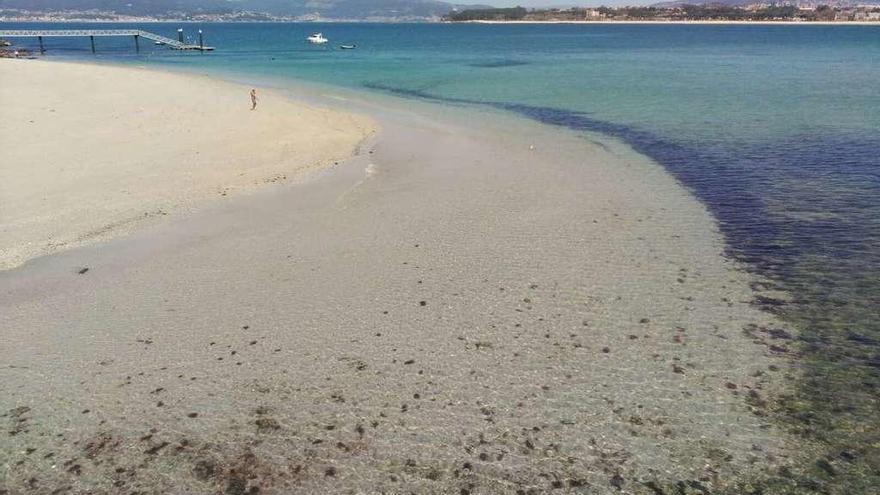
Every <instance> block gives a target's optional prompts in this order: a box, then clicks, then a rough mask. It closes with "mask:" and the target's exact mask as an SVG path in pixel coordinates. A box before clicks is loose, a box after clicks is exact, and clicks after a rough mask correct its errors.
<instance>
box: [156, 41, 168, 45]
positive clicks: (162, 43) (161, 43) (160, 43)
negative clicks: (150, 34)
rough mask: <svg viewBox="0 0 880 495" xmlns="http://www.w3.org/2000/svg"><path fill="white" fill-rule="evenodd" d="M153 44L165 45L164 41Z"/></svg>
mask: <svg viewBox="0 0 880 495" xmlns="http://www.w3.org/2000/svg"><path fill="white" fill-rule="evenodd" d="M153 44H154V45H164V44H165V42H164V41H154V42H153Z"/></svg>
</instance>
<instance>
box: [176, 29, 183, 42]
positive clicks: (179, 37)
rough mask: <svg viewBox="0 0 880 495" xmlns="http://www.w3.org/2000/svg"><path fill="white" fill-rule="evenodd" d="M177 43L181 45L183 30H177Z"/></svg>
mask: <svg viewBox="0 0 880 495" xmlns="http://www.w3.org/2000/svg"><path fill="white" fill-rule="evenodd" d="M177 41H179V42H181V43H183V29H178V30H177Z"/></svg>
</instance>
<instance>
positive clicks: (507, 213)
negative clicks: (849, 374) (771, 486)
mask: <svg viewBox="0 0 880 495" xmlns="http://www.w3.org/2000/svg"><path fill="white" fill-rule="evenodd" d="M338 104H339V105H341V106H343V107H346V108H350V107H354V108H357V109H359V110H365V111H368V112H369V113H370V114H371V115H372V116H373V117H374V118H376V119H377V120H378V122H379V124H380V126H381V128H382V129H383V131H382V133H381V134H380V135H379V136H377V137H375V138H373V139H371V140H370V141H368V142H367V143H365V145H364V146H363V153H362V154H360V155H358V156H356V157H355V158H353V159H351V160H349V161H347V162H345V163H344V164H342V165H341V166H340V167H337V168H334V169H333V170H332V171H330V173H327V174H322V175H321V176H320V177H317V178H316V179H315V180H312V181H310V182H307V183H303V184H289V185H283V186H280V187H278V188H274V189H272V190H262V191H258V192H256V193H254V194H250V195H246V196H240V197H235V198H230V199H229V200H228V201H224V202H221V203H216V204H214V205H213V206H211V207H208V208H204V209H202V210H200V211H197V212H194V213H192V214H189V215H186V216H181V217H180V218H175V219H172V220H171V221H168V222H165V223H163V224H161V225H157V226H155V227H154V228H151V229H149V230H144V231H139V232H136V233H134V234H132V235H130V236H127V237H123V238H117V239H113V240H111V241H109V242H106V243H102V244H95V245H91V246H87V247H83V248H79V249H73V250H69V251H65V252H63V253H59V254H56V255H53V256H49V257H44V258H40V259H37V260H34V261H32V262H30V263H28V264H26V265H24V266H22V267H20V268H17V269H15V270H10V271H6V272H2V273H0V326H2V328H3V329H4V330H3V339H2V340H0V355H2V356H3V365H2V366H3V375H2V379H0V425H2V426H3V431H2V433H0V435H2V437H0V438H2V442H0V446H2V447H0V467H2V468H3V471H0V473H2V477H0V487H3V486H4V485H3V484H2V483H5V487H6V489H7V490H8V491H9V493H18V492H24V493H28V492H34V493H43V492H50V491H52V490H54V489H57V488H61V489H62V491H60V492H59V493H86V492H89V493H135V492H137V493H257V492H259V493H410V492H414V493H472V494H477V493H545V492H548V491H550V490H555V491H556V492H558V493H649V494H650V493H678V492H676V491H675V490H679V489H681V490H692V491H694V492H695V493H699V492H700V490H702V491H704V492H706V493H709V492H711V493H724V492H725V491H726V492H728V493H742V492H743V491H744V490H745V489H746V488H747V486H748V483H749V482H750V481H752V480H754V479H757V478H760V477H762V476H763V475H764V474H765V473H768V472H773V473H775V472H777V471H779V470H780V469H782V468H784V467H785V466H787V465H788V464H790V463H791V462H792V455H794V449H795V448H796V447H795V445H794V444H793V443H792V442H791V439H790V438H788V436H787V435H786V434H785V433H784V432H782V431H780V430H779V429H777V428H776V427H775V426H774V425H773V424H772V423H771V421H770V420H769V417H768V414H769V412H770V409H771V405H772V404H771V402H769V401H770V399H771V398H772V397H773V395H774V394H776V393H779V392H780V391H782V390H784V388H785V384H786V382H787V380H789V379H791V376H790V374H791V371H790V370H789V368H788V364H787V361H786V358H785V355H786V354H787V353H786V352H785V351H786V346H787V342H788V340H787V339H788V338H790V336H791V335H790V333H791V331H790V330H789V329H787V328H784V327H782V326H781V324H780V323H779V322H778V321H776V320H774V319H773V317H772V316H771V315H769V314H768V313H766V312H762V311H760V310H759V309H757V308H756V307H755V306H754V304H752V302H753V300H754V294H753V292H752V290H751V289H750V288H749V286H750V284H752V283H754V282H755V281H754V280H753V279H752V278H751V276H750V275H748V274H746V273H744V272H743V271H741V270H739V269H737V267H736V266H735V264H734V263H733V262H731V261H729V260H727V259H725V258H724V256H723V255H722V252H723V249H724V245H723V242H722V240H721V237H720V235H719V233H718V231H717V228H716V226H715V224H714V223H713V220H712V218H711V217H710V216H709V215H708V214H707V212H706V211H705V209H704V208H703V207H702V206H701V205H700V204H699V203H698V202H697V201H696V200H694V199H693V198H692V197H691V196H690V195H689V194H687V193H686V191H684V190H683V189H682V188H681V186H680V185H679V184H678V183H676V182H675V181H674V180H673V179H672V178H671V177H670V176H669V175H668V174H666V173H665V172H664V171H663V170H662V169H661V168H660V167H658V166H657V165H655V164H653V163H652V162H650V161H648V160H647V159H645V158H644V157H641V156H639V155H636V154H634V153H632V152H631V151H630V150H629V149H628V148H626V147H624V146H622V145H620V144H617V143H614V142H604V141H603V142H601V143H600V142H595V141H591V140H590V139H587V138H585V137H584V136H580V135H575V134H573V133H567V132H564V131H559V130H558V129H549V128H546V127H544V126H540V125H538V124H532V123H528V122H522V121H519V120H513V119H510V118H504V116H503V115H485V114H484V115H470V116H468V114H464V117H462V118H454V117H450V115H454V114H456V112H457V111H449V112H445V111H444V112H440V111H437V112H435V113H426V112H427V111H423V109H422V105H415V104H413V105H411V106H412V107H420V109H416V110H413V109H411V108H410V105H401V106H400V107H397V108H395V107H394V106H374V105H372V104H371V103H369V102H341V103H338ZM424 108H427V110H430V108H431V107H430V106H428V105H425V106H424ZM466 111H467V110H462V112H466ZM533 144H534V149H532V148H531V145H533ZM682 487H683V488H682Z"/></svg>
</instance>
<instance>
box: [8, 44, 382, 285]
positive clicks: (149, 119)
mask: <svg viewBox="0 0 880 495" xmlns="http://www.w3.org/2000/svg"><path fill="white" fill-rule="evenodd" d="M0 79H2V80H3V84H2V87H0V107H2V108H3V119H0V148H2V150H3V160H2V164H0V201H2V204H0V238H2V241H0V269H4V268H11V267H14V266H16V265H19V264H21V263H23V262H25V261H26V260H27V259H30V258H33V257H37V256H41V255H45V254H48V253H52V252H56V251H58V250H61V249H67V248H70V247H73V246H77V245H82V244H86V243H90V242H95V241H98V240H102V239H108V238H110V237H113V236H116V235H120V234H123V233H126V232H130V231H132V230H133V229H135V228H136V227H138V226H143V225H144V224H145V223H154V222H155V221H156V220H157V219H159V218H161V217H164V216H167V215H169V214H174V213H176V212H177V211H178V210H180V209H192V208H196V207H198V206H200V205H202V204H204V203H205V202H206V201H210V200H216V199H218V198H222V197H226V196H229V195H233V194H237V193H241V192H246V191H250V190H253V189H254V188H256V187H260V186H263V185H265V184H268V183H275V182H284V181H292V180H296V179H297V178H298V177H301V176H302V175H303V174H306V173H308V172H312V171H315V170H318V169H321V168H323V167H326V166H327V165H332V164H333V163H334V162H338V161H339V160H343V159H345V158H347V157H349V156H350V155H351V154H352V152H353V151H354V149H355V147H356V146H357V144H358V143H359V142H360V141H361V140H363V139H364V138H365V137H366V136H367V135H369V134H370V133H371V132H372V131H373V127H372V126H373V124H372V123H371V122H370V121H369V119H367V118H364V117H362V116H357V115H353V114H345V113H341V112H331V111H327V110H322V109H317V108H311V107H307V106H304V105H294V104H292V103H291V102H290V101H288V100H287V99H285V98H282V97H279V96H278V95H276V94H274V93H272V92H265V93H264V92H263V91H262V90H260V91H259V95H258V97H259V99H260V102H259V106H258V107H257V111H253V112H252V111H250V106H251V102H250V97H249V91H250V89H251V88H248V87H243V86H239V85H233V84H227V83H223V82H218V81H214V80H211V79H208V78H194V77H181V76H179V75H174V74H168V73H162V72H157V71H150V72H147V71H144V70H139V69H133V68H126V69H120V68H116V67H109V66H83V65H76V64H68V63H58V62H52V63H48V62H44V61H23V60H3V63H2V64H0Z"/></svg>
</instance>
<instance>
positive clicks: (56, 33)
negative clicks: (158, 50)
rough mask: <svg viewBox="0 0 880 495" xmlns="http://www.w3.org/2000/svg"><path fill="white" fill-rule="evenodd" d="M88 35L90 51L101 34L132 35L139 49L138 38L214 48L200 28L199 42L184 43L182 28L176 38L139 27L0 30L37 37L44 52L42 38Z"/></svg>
mask: <svg viewBox="0 0 880 495" xmlns="http://www.w3.org/2000/svg"><path fill="white" fill-rule="evenodd" d="M78 36H88V37H89V39H90V40H91V42H92V53H94V52H95V37H102V36H132V37H134V46H135V49H136V50H138V51H140V42H139V40H140V38H146V39H148V40H152V41H154V42H155V43H156V44H157V45H164V46H167V47H168V48H170V49H172V50H196V51H202V52H207V51H211V50H213V49H214V47H211V46H205V45H204V43H203V42H202V30H201V29H199V44H197V45H196V44H192V43H186V42H184V40H183V29H178V30H177V38H178V39H176V40H174V39H171V38H166V37H165V36H160V35H158V34H155V33H151V32H149V31H143V30H140V29H12V30H0V38H37V39H38V40H39V42H40V53H42V52H45V51H46V50H45V49H44V48H43V38H50V37H67V38H70V37H78Z"/></svg>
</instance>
